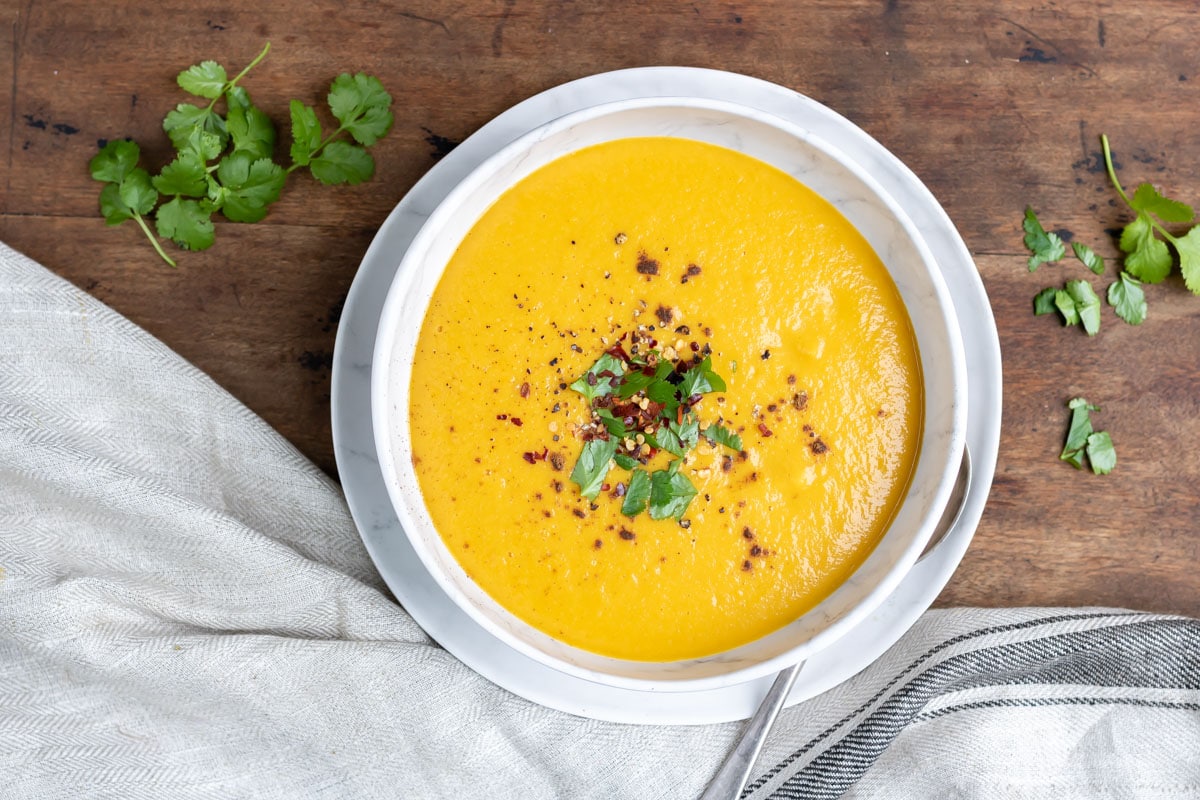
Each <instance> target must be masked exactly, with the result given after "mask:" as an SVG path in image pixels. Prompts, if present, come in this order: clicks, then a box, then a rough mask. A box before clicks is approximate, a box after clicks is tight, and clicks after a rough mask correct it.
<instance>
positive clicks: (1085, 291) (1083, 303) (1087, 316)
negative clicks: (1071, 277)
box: [1067, 280, 1100, 336]
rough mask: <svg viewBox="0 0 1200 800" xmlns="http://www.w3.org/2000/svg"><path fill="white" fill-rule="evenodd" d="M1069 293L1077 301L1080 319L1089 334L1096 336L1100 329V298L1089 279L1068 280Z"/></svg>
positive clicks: (1076, 307) (1076, 306)
mask: <svg viewBox="0 0 1200 800" xmlns="http://www.w3.org/2000/svg"><path fill="white" fill-rule="evenodd" d="M1067 294H1068V295H1070V296H1071V299H1072V300H1073V301H1074V302H1075V309H1076V310H1077V311H1078V312H1079V320H1080V322H1082V323H1083V329H1084V330H1085V331H1087V335H1088V336H1095V335H1096V333H1097V332H1098V331H1099V330H1100V298H1099V297H1097V296H1096V292H1095V291H1094V290H1093V289H1092V285H1091V284H1090V283H1088V282H1087V281H1082V280H1080V281H1067Z"/></svg>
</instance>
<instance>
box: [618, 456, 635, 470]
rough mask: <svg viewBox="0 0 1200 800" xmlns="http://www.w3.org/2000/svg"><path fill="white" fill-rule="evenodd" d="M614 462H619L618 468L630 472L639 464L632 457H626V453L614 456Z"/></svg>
mask: <svg viewBox="0 0 1200 800" xmlns="http://www.w3.org/2000/svg"><path fill="white" fill-rule="evenodd" d="M613 461H615V462H617V466H618V467H620V468H621V469H629V470H631V469H633V468H634V467H636V466H637V464H638V462H637V460H636V459H634V458H633V457H632V456H629V455H626V454H625V453H617V454H616V455H614V456H613Z"/></svg>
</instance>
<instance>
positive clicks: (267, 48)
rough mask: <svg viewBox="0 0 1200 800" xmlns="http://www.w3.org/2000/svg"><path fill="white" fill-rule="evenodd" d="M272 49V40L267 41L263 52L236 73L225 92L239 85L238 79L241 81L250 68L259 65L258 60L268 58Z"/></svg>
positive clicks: (226, 85)
mask: <svg viewBox="0 0 1200 800" xmlns="http://www.w3.org/2000/svg"><path fill="white" fill-rule="evenodd" d="M270 51H271V43H270V42H267V43H266V45H265V46H264V47H263V49H262V52H261V53H259V54H258V55H256V56H255V57H254V60H253V61H251V62H250V63H249V64H248V65H247V66H246V68H245V69H243V70H242V71H241V72H239V73H238V74H237V75H235V76H234V78H233V80H231V81H230V82H229V83H227V84H225V92H228V91H229V90H230V89H232V88H233V87H235V86H237V82H238V81H240V80H241V79H242V78H244V77H246V73H247V72H249V71H250V70H252V69H254V68H255V67H257V66H258V62H260V61H262V60H263V59H264V58H266V57H267V53H269V52H270ZM225 92H222V94H224V93H225ZM214 102H215V101H214Z"/></svg>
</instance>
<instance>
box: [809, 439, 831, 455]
mask: <svg viewBox="0 0 1200 800" xmlns="http://www.w3.org/2000/svg"><path fill="white" fill-rule="evenodd" d="M808 446H809V448H810V449H812V451H813V455H816V456H819V455H821V454H823V453H828V452H829V445H827V444H825V443H824V442H822V441H821V440H820V439H816V440H814V441H813V442H812V443H810V444H809V445H808Z"/></svg>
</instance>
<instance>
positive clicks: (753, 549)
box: [750, 545, 763, 558]
mask: <svg viewBox="0 0 1200 800" xmlns="http://www.w3.org/2000/svg"><path fill="white" fill-rule="evenodd" d="M762 552H763V549H762V548H761V547H759V546H758V545H754V546H753V547H751V548H750V555H751V556H753V557H754V558H757V557H758V556H761V555H762Z"/></svg>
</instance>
